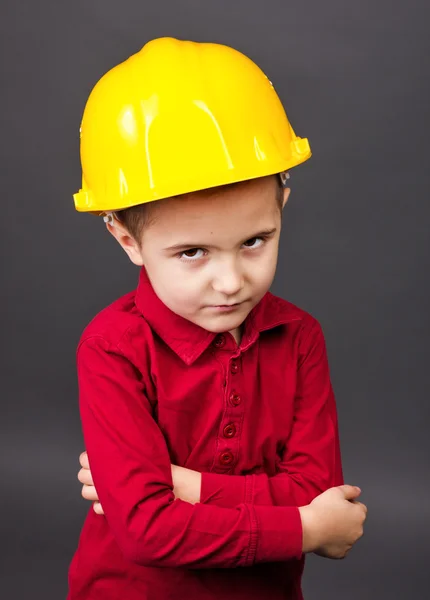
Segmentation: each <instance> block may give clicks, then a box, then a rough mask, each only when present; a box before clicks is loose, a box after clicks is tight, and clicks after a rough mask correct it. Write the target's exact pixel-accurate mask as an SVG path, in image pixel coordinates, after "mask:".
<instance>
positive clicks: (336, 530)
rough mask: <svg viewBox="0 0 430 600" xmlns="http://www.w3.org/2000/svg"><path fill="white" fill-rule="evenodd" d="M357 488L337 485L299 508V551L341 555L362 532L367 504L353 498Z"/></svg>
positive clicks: (357, 494)
mask: <svg viewBox="0 0 430 600" xmlns="http://www.w3.org/2000/svg"><path fill="white" fill-rule="evenodd" d="M360 493H361V490H360V489H359V488H357V487H354V486H352V485H340V486H338V487H333V488H330V489H329V490H327V491H325V492H324V493H323V494H320V495H319V496H317V497H316V498H314V500H312V502H311V503H310V504H308V505H307V506H303V507H300V508H299V510H300V515H301V517H302V525H303V552H315V554H319V555H320V556H325V557H327V558H337V559H340V558H345V556H346V555H347V553H348V552H349V550H350V549H351V548H352V546H353V545H354V544H355V542H356V541H357V540H358V539H360V538H361V536H362V535H363V523H364V521H365V519H366V515H367V507H366V506H365V505H364V504H362V503H361V502H358V501H357V500H356V498H357V497H358V496H359V495H360Z"/></svg>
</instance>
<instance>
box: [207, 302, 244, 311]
mask: <svg viewBox="0 0 430 600" xmlns="http://www.w3.org/2000/svg"><path fill="white" fill-rule="evenodd" d="M241 304H242V302H236V303H235V304H213V305H211V306H209V308H213V309H214V310H218V311H222V312H223V311H225V312H228V311H232V310H235V309H236V308H237V307H238V306H240V305H241Z"/></svg>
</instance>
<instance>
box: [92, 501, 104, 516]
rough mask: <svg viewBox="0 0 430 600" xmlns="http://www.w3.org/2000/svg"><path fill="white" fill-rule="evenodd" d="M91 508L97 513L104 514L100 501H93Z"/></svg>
mask: <svg viewBox="0 0 430 600" xmlns="http://www.w3.org/2000/svg"><path fill="white" fill-rule="evenodd" d="M93 510H94V512H95V513H96V514H97V515H104V514H105V513H104V511H103V508H102V505H101V504H100V502H93Z"/></svg>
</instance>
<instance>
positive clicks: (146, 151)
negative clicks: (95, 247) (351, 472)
mask: <svg viewBox="0 0 430 600" xmlns="http://www.w3.org/2000/svg"><path fill="white" fill-rule="evenodd" d="M309 157H310V149H309V144H308V142H307V140H304V139H300V138H297V137H296V136H295V134H294V131H293V130H292V128H291V125H290V124H289V122H288V119H287V117H286V115H285V112H284V110H283V108H282V105H281V103H280V101H279V98H278V97H277V95H276V93H275V91H274V89H273V86H272V85H271V83H270V82H269V81H268V79H267V78H266V76H265V75H264V74H263V73H262V71H261V70H260V69H259V68H258V67H257V66H256V65H255V64H254V63H253V62H252V61H250V60H249V59H248V58H246V57H245V56H243V55H242V54H240V53H239V52H236V51H235V50H233V49H231V48H227V47H225V46H220V45H217V44H197V43H193V42H182V41H178V40H174V39H171V38H163V39H159V40H154V41H152V42H150V43H148V44H147V45H146V46H144V47H143V49H142V50H141V51H140V52H138V53H137V54H135V55H133V56H132V57H131V58H130V59H128V60H127V61H125V62H124V63H122V64H120V65H118V66H117V67H115V68H114V69H112V70H111V71H109V72H108V73H107V74H106V75H105V76H104V77H103V78H102V79H101V80H100V81H99V83H98V84H97V86H96V87H95V88H94V90H93V91H92V93H91V95H90V98H89V100H88V102H87V105H86V107H85V112H84V116H83V121H82V126H81V160H82V168H83V185H82V190H81V191H80V192H79V193H78V194H75V196H74V197H75V204H76V208H77V209H78V210H80V211H86V212H92V213H95V214H99V215H103V216H104V219H105V222H106V226H107V229H108V230H109V232H110V233H111V234H112V235H113V236H114V237H115V239H116V240H117V241H118V243H119V244H120V246H121V247H122V248H123V250H124V251H125V252H126V253H127V255H128V257H129V258H130V260H131V261H132V262H133V263H134V264H136V265H138V266H140V267H141V272H140V279H139V284H138V288H137V290H136V291H133V292H131V293H129V294H126V295H125V296H123V297H122V298H120V299H119V300H117V301H116V302H114V303H113V304H111V305H110V306H109V307H107V308H106V309H104V310H103V311H102V312H101V313H99V314H98V315H97V316H96V317H95V318H94V319H93V321H92V322H91V323H90V324H89V325H88V326H87V328H86V329H85V331H84V333H83V335H82V337H81V340H80V343H79V346H78V352H77V365H78V378H79V388H80V412H81V419H82V426H83V433H84V441H85V445H86V448H87V451H88V459H89V464H90V465H91V473H89V472H88V470H85V471H86V476H85V477H86V479H85V482H86V483H85V484H86V485H89V486H90V488H89V489H90V490H91V493H90V494H89V497H91V499H94V500H95V499H97V500H99V501H100V502H99V505H98V512H99V513H100V514H96V512H95V511H94V510H91V511H90V512H89V514H88V516H87V519H86V521H85V524H84V527H83V530H82V533H81V537H80V541H79V547H78V550H77V552H76V554H75V556H74V558H73V561H72V564H71V567H70V572H69V584H70V591H69V596H68V598H69V600H84V599H85V600H98V599H100V600H102V599H103V600H113V599H118V598H121V599H123V598H124V599H126V600H138V599H139V600H143V599H151V600H162V599H163V600H164V599H170V600H172V599H178V600H179V599H181V600H183V599H185V598H187V599H190V600H191V599H198V600H206V599H207V600H209V599H215V598H223V599H224V600H229V599H233V598H234V599H235V600H237V599H245V598H246V599H247V600H252V599H257V598H258V599H260V598H263V597H264V598H267V599H273V600H277V599H281V598H282V599H293V600H298V599H301V598H302V593H301V587H300V581H301V575H302V570H303V565H304V554H305V553H306V552H317V553H318V554H321V555H323V556H328V557H331V558H342V557H344V556H345V555H346V553H347V552H348V550H349V548H351V546H352V545H353V543H354V542H355V541H356V540H357V539H358V538H359V537H360V536H361V535H362V527H363V522H364V520H365V516H366V510H367V509H366V507H365V506H364V505H363V504H361V503H359V502H358V501H357V500H356V498H357V497H358V495H359V493H360V490H359V489H358V488H354V487H352V486H342V483H343V480H342V469H341V462H340V452H339V439H338V426H337V415H336V406H335V400H334V397H333V392H332V388H331V384H330V377H329V370H328V365H327V358H326V350H325V344H324V339H323V334H322V331H321V328H320V326H319V324H318V323H317V321H316V320H315V319H314V318H312V317H311V316H310V315H309V314H307V313H305V312H304V311H302V310H301V309H299V308H298V307H296V306H294V305H292V304H290V303H288V302H286V301H284V300H282V299H280V298H277V297H275V296H273V295H272V294H270V292H269V291H268V290H269V287H270V285H271V283H272V281H273V277H274V274H275V269H276V263H277V255H278V244H279V235H280V228H281V212H282V209H283V207H284V206H285V204H286V202H287V200H288V196H289V193H290V189H289V188H288V187H287V181H288V174H287V173H286V171H287V170H288V169H290V168H292V167H294V166H295V165H297V164H299V163H301V162H303V161H305V160H306V159H307V158H309ZM171 463H172V464H171ZM89 464H87V465H86V466H88V467H89ZM93 483H94V486H95V487H94V486H93V485H92V484H93ZM329 488H330V489H329ZM103 512H104V516H103V515H102V513H103Z"/></svg>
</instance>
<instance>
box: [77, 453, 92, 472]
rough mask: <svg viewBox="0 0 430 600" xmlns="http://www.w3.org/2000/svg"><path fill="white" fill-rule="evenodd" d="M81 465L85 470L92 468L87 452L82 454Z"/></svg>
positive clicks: (80, 457)
mask: <svg viewBox="0 0 430 600" xmlns="http://www.w3.org/2000/svg"><path fill="white" fill-rule="evenodd" d="M79 463H80V465H81V467H82V468H83V469H89V468H90V463H89V462H88V454H87V453H86V452H82V453H81V454H80V455H79Z"/></svg>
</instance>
